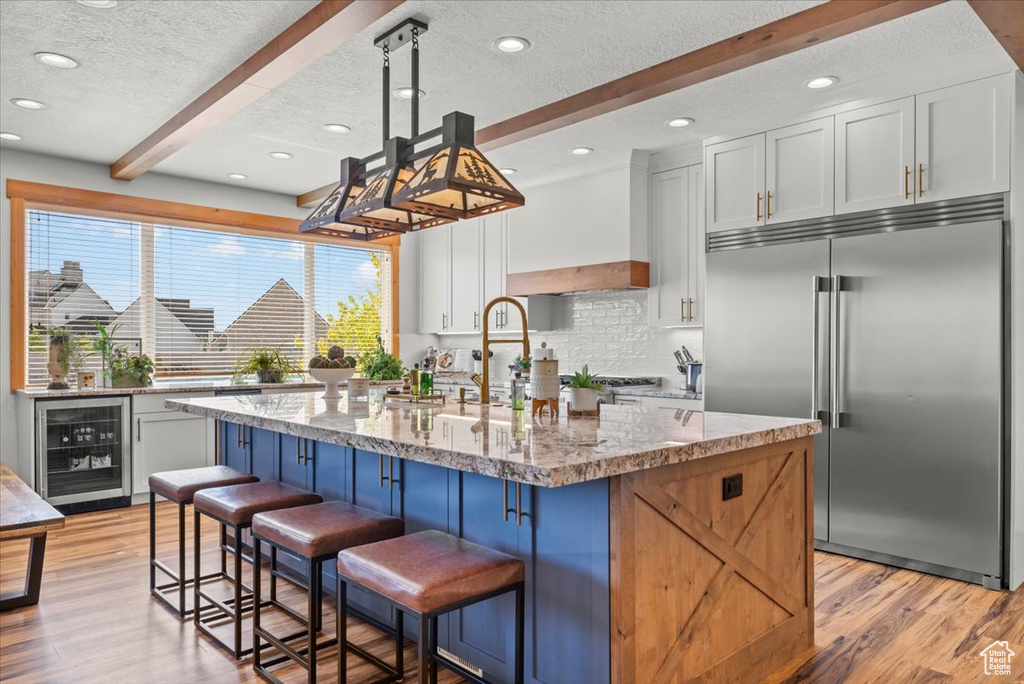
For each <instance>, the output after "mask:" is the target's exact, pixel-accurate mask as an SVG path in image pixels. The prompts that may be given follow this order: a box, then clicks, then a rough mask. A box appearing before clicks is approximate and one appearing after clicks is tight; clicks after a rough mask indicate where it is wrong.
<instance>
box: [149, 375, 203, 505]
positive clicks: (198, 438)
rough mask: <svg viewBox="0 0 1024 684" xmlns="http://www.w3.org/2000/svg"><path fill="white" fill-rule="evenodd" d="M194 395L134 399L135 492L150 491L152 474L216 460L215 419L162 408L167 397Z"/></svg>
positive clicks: (175, 396)
mask: <svg viewBox="0 0 1024 684" xmlns="http://www.w3.org/2000/svg"><path fill="white" fill-rule="evenodd" d="M194 396H196V395H189V394H184V395H183V394H175V395H167V396H164V395H156V396H154V395H137V396H136V397H133V398H132V493H133V494H145V493H147V492H148V491H149V476H150V475H152V474H153V473H159V472H163V471H165V470H180V469H183V468H201V467H203V466H207V465H213V464H214V463H215V462H216V448H215V432H216V429H215V427H214V424H215V423H214V421H213V420H210V419H208V418H203V417H202V416H193V415H189V414H187V413H181V412H179V411H169V410H166V409H163V408H162V406H163V401H164V399H166V398H178V397H194ZM204 396H208V395H204ZM139 400H141V401H139ZM158 407H159V409H158ZM138 409H142V410H143V411H149V412H139V411H138Z"/></svg>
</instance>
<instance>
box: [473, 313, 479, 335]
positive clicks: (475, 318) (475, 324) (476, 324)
mask: <svg viewBox="0 0 1024 684" xmlns="http://www.w3.org/2000/svg"><path fill="white" fill-rule="evenodd" d="M473 329H474V330H479V329H480V312H479V311H474V312H473Z"/></svg>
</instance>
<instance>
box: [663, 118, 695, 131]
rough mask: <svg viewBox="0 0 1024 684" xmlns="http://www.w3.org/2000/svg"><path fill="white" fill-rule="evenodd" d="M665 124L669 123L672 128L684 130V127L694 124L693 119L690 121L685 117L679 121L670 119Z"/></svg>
mask: <svg viewBox="0 0 1024 684" xmlns="http://www.w3.org/2000/svg"><path fill="white" fill-rule="evenodd" d="M665 123H667V124H668V125H669V126H671V127H672V128H682V127H683V126H689V125H690V124H692V123H693V119H688V118H686V117H685V116H684V117H680V118H678V119H669V120H668V121H666V122H665Z"/></svg>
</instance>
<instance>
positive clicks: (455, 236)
mask: <svg viewBox="0 0 1024 684" xmlns="http://www.w3.org/2000/svg"><path fill="white" fill-rule="evenodd" d="M482 229H483V225H482V223H481V221H480V220H479V219H470V220H468V221H459V222H458V223H453V224H452V225H451V236H452V237H451V245H452V246H451V261H450V263H451V276H450V277H451V285H450V287H451V301H452V305H451V312H450V316H449V320H448V328H447V332H477V331H479V330H481V329H482V327H483V326H482V325H481V323H480V310H481V308H482V304H481V303H480V298H481V294H482V287H483V281H482V273H481V270H482V269H481V263H480V262H481V258H482V253H481V250H482V247H483V241H482V239H481V234H480V232H481V230H482Z"/></svg>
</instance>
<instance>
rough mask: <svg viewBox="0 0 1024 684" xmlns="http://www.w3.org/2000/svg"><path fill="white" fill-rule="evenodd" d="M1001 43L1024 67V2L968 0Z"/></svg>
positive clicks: (1018, 64) (1011, 0)
mask: <svg viewBox="0 0 1024 684" xmlns="http://www.w3.org/2000/svg"><path fill="white" fill-rule="evenodd" d="M967 4H969V5H970V6H971V9H973V10H974V12H975V14H977V15H978V17H979V18H980V19H981V20H982V22H984V24H985V26H987V27H988V30H989V31H991V32H992V35H993V36H995V37H996V40H998V41H999V44H1000V45H1002V46H1003V49H1004V50H1006V52H1007V54H1009V55H1010V58H1011V59H1012V60H1013V61H1014V63H1015V64H1016V65H1017V68H1018V69H1024V2H1020V1H1019V0H1016V1H1013V0H967Z"/></svg>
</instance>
